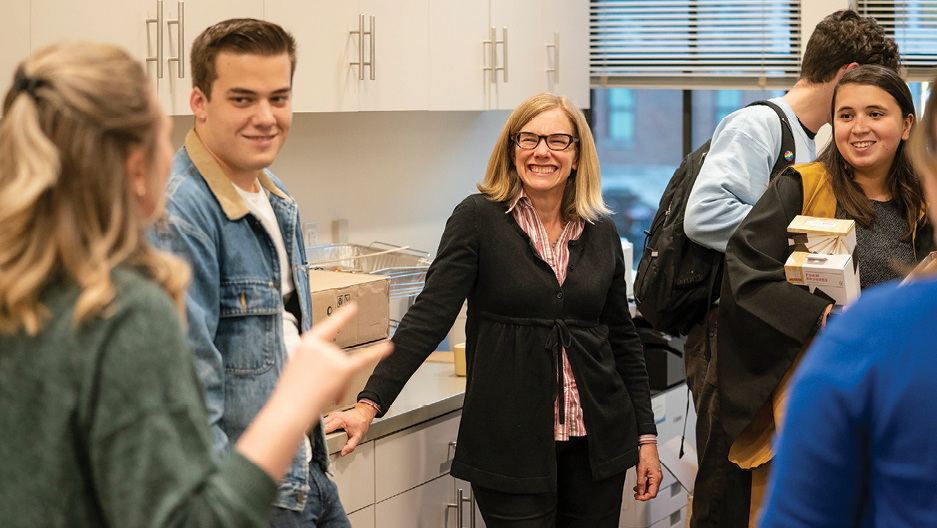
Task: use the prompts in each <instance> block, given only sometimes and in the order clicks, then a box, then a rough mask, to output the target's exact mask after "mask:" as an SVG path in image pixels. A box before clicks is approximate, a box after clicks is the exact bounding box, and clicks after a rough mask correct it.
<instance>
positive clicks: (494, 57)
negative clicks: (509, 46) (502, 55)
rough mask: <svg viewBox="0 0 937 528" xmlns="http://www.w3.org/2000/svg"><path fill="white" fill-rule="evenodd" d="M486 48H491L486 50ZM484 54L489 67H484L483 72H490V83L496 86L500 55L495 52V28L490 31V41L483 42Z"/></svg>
mask: <svg viewBox="0 0 937 528" xmlns="http://www.w3.org/2000/svg"><path fill="white" fill-rule="evenodd" d="M485 46H490V47H489V48H487V49H486V48H485ZM482 54H483V55H484V56H486V57H487V58H488V66H484V65H483V66H482V71H483V72H486V71H487V72H489V75H488V82H490V83H491V84H495V83H496V82H497V81H496V80H495V67H497V61H498V54H497V52H496V51H495V28H494V26H491V28H489V30H488V40H483V41H482Z"/></svg>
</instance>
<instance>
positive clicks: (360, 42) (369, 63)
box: [349, 13, 374, 81]
mask: <svg viewBox="0 0 937 528" xmlns="http://www.w3.org/2000/svg"><path fill="white" fill-rule="evenodd" d="M370 22H371V29H370V30H369V31H365V30H364V14H363V13H362V14H360V15H358V31H349V33H350V34H352V35H358V62H352V63H351V64H353V65H355V66H357V67H358V80H359V81H363V80H364V67H365V66H368V67H370V68H371V80H372V81H373V80H374V15H371V17H370ZM365 35H367V36H369V37H370V39H371V42H370V52H371V56H370V57H368V59H369V60H368V61H367V62H365V60H364V36H365Z"/></svg>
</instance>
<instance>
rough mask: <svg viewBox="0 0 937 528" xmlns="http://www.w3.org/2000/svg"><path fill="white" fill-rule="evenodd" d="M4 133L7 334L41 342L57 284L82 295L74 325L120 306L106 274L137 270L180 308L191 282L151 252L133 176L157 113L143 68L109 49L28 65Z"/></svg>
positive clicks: (152, 142) (0, 298) (59, 49)
mask: <svg viewBox="0 0 937 528" xmlns="http://www.w3.org/2000/svg"><path fill="white" fill-rule="evenodd" d="M3 110H4V118H3V121H2V122H0V226H3V228H2V229H0V332H2V333H8V334H10V333H15V332H17V331H19V330H20V329H23V330H25V331H26V332H27V333H29V334H32V335H35V334H36V333H38V332H39V331H40V330H41V329H42V326H43V323H44V320H45V319H46V318H47V317H48V315H49V312H48V309H47V308H46V307H45V306H44V305H43V304H42V302H41V300H40V296H41V294H42V292H43V290H44V288H45V287H46V286H47V285H48V284H49V283H50V282H51V281H52V280H53V278H54V277H56V276H59V277H63V276H64V277H67V278H68V279H70V280H71V281H72V282H74V283H75V284H77V285H78V287H79V288H80V291H81V292H80V294H79V296H78V301H77V303H76V306H75V310H74V318H73V323H74V324H75V325H76V326H77V325H78V324H80V323H81V322H82V321H84V320H86V319H88V318H90V317H93V316H95V315H98V314H101V313H102V312H104V311H105V310H106V309H107V308H108V306H110V304H111V303H112V302H113V300H114V297H115V290H114V285H113V283H112V281H111V270H112V269H114V268H115V267H116V266H118V265H120V264H124V263H127V264H131V265H133V266H135V267H137V268H138V269H140V270H141V271H142V272H143V273H145V274H146V275H148V276H149V277H152V278H153V279H154V280H155V281H156V282H157V283H158V284H160V285H161V286H162V287H163V288H164V289H165V290H166V292H167V293H169V295H170V296H171V297H172V298H173V299H174V300H175V301H176V303H177V305H178V306H179V307H180V315H181V313H182V311H181V307H182V302H183V297H184V292H185V287H186V285H187V283H188V278H189V271H188V268H187V266H186V265H185V264H184V263H183V262H182V261H181V260H179V259H177V258H175V257H172V256H170V255H168V254H164V253H161V252H158V251H156V250H154V249H152V248H150V246H149V245H148V244H147V243H146V239H145V236H144V233H143V229H144V227H145V226H144V219H143V218H142V216H143V213H142V211H141V210H140V207H139V205H138V204H137V202H136V200H135V198H134V196H133V192H132V190H131V185H130V181H129V178H128V176H127V171H126V160H127V156H128V154H129V152H130V151H131V149H133V148H141V149H143V152H144V153H145V154H146V155H147V157H148V159H149V161H150V162H151V163H152V162H153V161H154V159H155V149H156V131H157V124H158V123H159V120H160V119H162V113H161V111H160V109H159V107H158V103H157V102H156V100H155V97H154V95H153V91H152V88H150V81H149V80H148V79H147V77H146V74H145V73H144V71H143V69H142V67H141V66H140V64H139V61H138V60H136V59H134V58H132V57H130V56H129V55H128V54H127V53H126V52H124V51H123V50H121V49H119V48H116V47H114V46H110V45H103V44H92V43H68V44H58V45H53V46H49V47H47V48H44V49H42V50H39V51H37V52H36V53H34V54H33V55H32V56H30V57H29V58H28V59H26V60H25V61H23V62H22V63H21V64H20V65H19V66H18V68H17V70H16V80H15V82H14V86H13V87H12V88H11V89H10V90H9V92H8V93H7V95H6V99H5V100H4V104H3Z"/></svg>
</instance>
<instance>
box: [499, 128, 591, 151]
mask: <svg viewBox="0 0 937 528" xmlns="http://www.w3.org/2000/svg"><path fill="white" fill-rule="evenodd" d="M513 139H514V144H515V145H517V146H518V147H520V148H522V149H524V150H533V149H535V148H537V145H539V144H540V141H541V140H546V141H547V148H548V149H550V150H566V149H568V148H569V146H570V145H572V144H573V143H576V142H577V141H579V138H577V137H573V136H571V135H569V134H550V135H549V136H540V135H537V134H534V133H533V132H518V133H517V134H514V138H513Z"/></svg>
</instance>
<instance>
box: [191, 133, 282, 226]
mask: <svg viewBox="0 0 937 528" xmlns="http://www.w3.org/2000/svg"><path fill="white" fill-rule="evenodd" d="M185 150H186V152H187V153H188V155H189V159H191V160H192V163H193V164H194V165H195V168H197V169H198V171H199V173H201V175H202V178H204V179H205V183H207V184H208V188H209V189H211V192H212V194H214V195H215V198H216V199H217V200H218V203H219V204H221V210H222V211H224V213H225V215H226V216H227V217H228V219H229V220H237V219H239V218H242V217H244V215H246V214H247V213H248V212H249V211H250V209H248V207H247V204H246V203H244V200H243V199H241V195H240V194H238V192H237V189H235V188H234V182H232V181H231V179H230V178H228V176H227V175H226V174H225V173H224V170H223V169H222V168H221V166H220V165H218V162H217V161H215V157H214V156H212V155H211V152H209V151H208V149H207V148H205V144H204V143H202V139H201V138H200V137H198V134H197V133H196V132H195V129H194V128H193V129H192V130H189V133H188V134H186V136H185ZM257 181H258V182H260V185H261V186H262V187H263V188H264V189H267V190H268V191H270V192H271V193H273V194H275V195H277V196H278V197H279V198H280V199H282V200H285V201H286V202H288V203H292V202H293V199H292V198H290V197H289V196H288V195H287V194H286V193H284V192H283V191H281V190H280V188H279V187H277V186H276V185H274V183H273V180H271V179H270V175H269V174H268V173H267V169H264V170H262V171H260V174H259V175H258V176H257Z"/></svg>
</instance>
